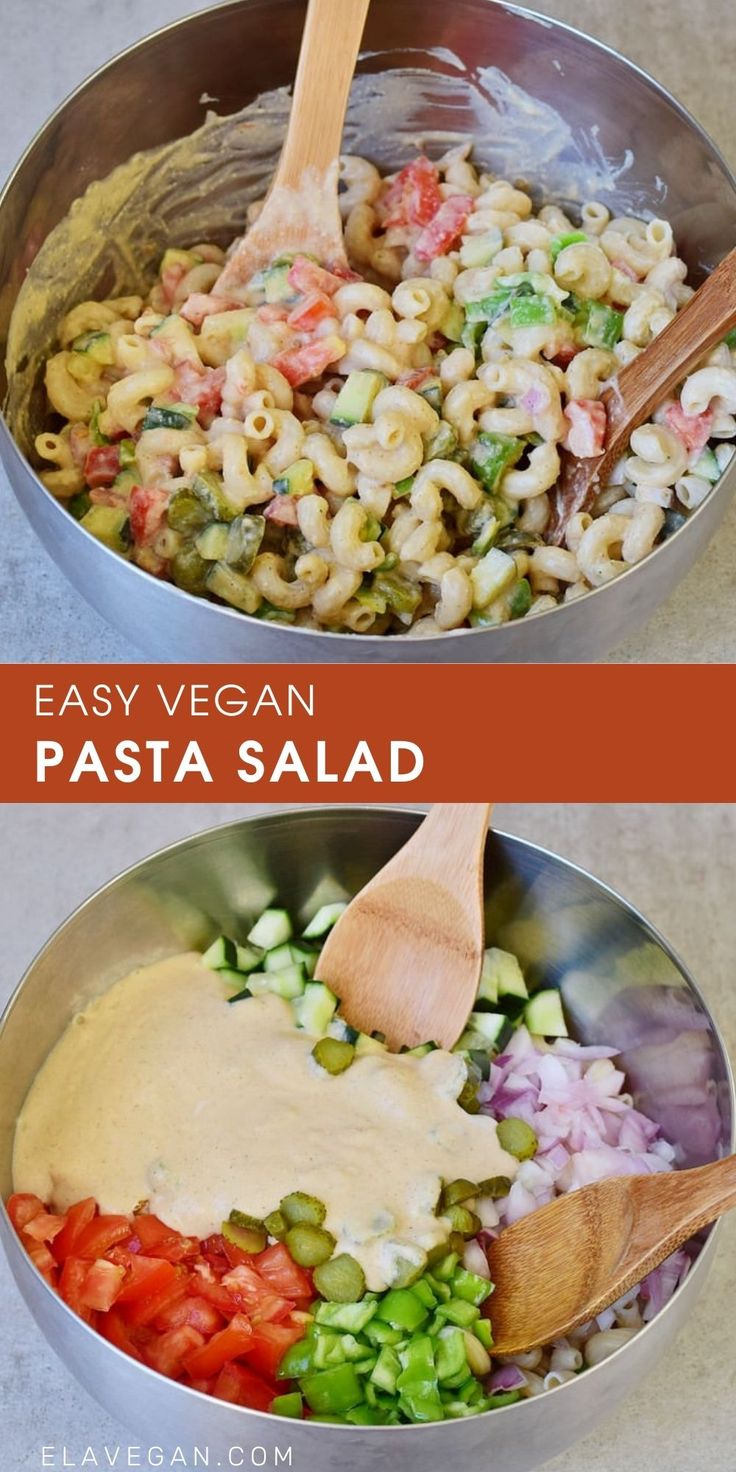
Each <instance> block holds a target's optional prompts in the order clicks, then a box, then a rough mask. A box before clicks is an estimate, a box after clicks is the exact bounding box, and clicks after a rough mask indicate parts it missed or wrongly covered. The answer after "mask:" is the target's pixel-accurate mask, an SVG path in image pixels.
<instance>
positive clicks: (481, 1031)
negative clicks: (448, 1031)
mask: <svg viewBox="0 0 736 1472" xmlns="http://www.w3.org/2000/svg"><path fill="white" fill-rule="evenodd" d="M508 1026H509V1020H508V1017H506V1015H505V1014H504V1013H503V1012H471V1014H470V1016H469V1018H468V1021H467V1026H466V1028H465V1031H464V1033H463V1035H462V1037H461V1038H460V1040H459V1042H457V1043H456V1044H455V1047H454V1049H453V1052H456V1053H467V1052H470V1051H471V1050H472V1049H474V1048H484V1049H485V1050H486V1052H488V1051H489V1050H490V1049H491V1048H493V1047H494V1046H495V1045H496V1043H497V1042H498V1040H499V1038H500V1037H501V1035H502V1033H503V1031H504V1029H505V1028H507V1027H508Z"/></svg>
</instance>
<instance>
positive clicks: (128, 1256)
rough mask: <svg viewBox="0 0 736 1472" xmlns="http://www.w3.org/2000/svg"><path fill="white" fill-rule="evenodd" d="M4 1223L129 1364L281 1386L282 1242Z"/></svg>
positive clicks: (25, 1213)
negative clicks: (254, 1244)
mask: <svg viewBox="0 0 736 1472" xmlns="http://www.w3.org/2000/svg"><path fill="white" fill-rule="evenodd" d="M308 264H310V263H308ZM8 1215H9V1216H10V1220H11V1222H12V1223H13V1226H14V1227H15V1229H16V1231H17V1233H18V1235H19V1237H20V1239H21V1241H22V1243H23V1245H24V1246H25V1248H26V1251H27V1252H28V1254H29V1256H30V1257H31V1259H32V1261H33V1262H34V1263H35V1265H36V1267H37V1268H38V1269H39V1271H40V1272H41V1273H42V1274H43V1275H44V1277H45V1278H46V1280H47V1282H48V1283H49V1284H50V1285H51V1286H52V1287H53V1288H54V1289H55V1290H56V1291H57V1292H58V1293H59V1295H60V1297H61V1298H63V1299H64V1302H65V1303H67V1304H68V1306H69V1308H70V1309H72V1310H73V1311H74V1313H76V1314H78V1316H79V1317H80V1318H81V1319H84V1321H85V1323H87V1324H90V1325H91V1326H92V1327H93V1328H95V1329H97V1331H98V1332H99V1333H100V1334H101V1335H102V1337H103V1338H104V1339H107V1341H108V1343H110V1344H112V1345H114V1346H115V1348H116V1349H119V1350H121V1351H122V1352H123V1353H124V1354H127V1355H130V1357H131V1359H134V1360H138V1361H139V1363H141V1364H146V1365H149V1366H150V1368H151V1369H153V1370H157V1371H158V1372H159V1374H161V1375H167V1376H168V1377H169V1378H170V1379H174V1380H180V1381H181V1382H182V1383H183V1384H185V1385H187V1386H189V1387H190V1388H191V1389H194V1390H198V1391H199V1392H200V1393H201V1394H203V1395H212V1396H215V1397H216V1398H217V1399H218V1400H225V1401H230V1402H231V1403H232V1404H233V1405H239V1406H248V1407H249V1408H250V1409H251V1410H259V1411H267V1410H270V1407H271V1402H272V1401H273V1399H274V1396H276V1395H281V1394H283V1392H284V1390H286V1389H288V1388H289V1382H284V1381H277V1373H278V1367H279V1365H280V1363H281V1361H282V1359H283V1357H284V1355H285V1353H286V1351H287V1349H289V1348H290V1347H291V1345H292V1344H295V1343H296V1342H297V1341H298V1340H299V1339H301V1338H302V1337H303V1335H304V1333H305V1330H306V1326H307V1324H308V1323H309V1317H308V1315H307V1313H306V1310H307V1309H308V1307H309V1305H310V1304H311V1303H312V1300H313V1298H314V1290H313V1287H312V1279H311V1276H310V1274H309V1273H308V1272H306V1271H305V1270H304V1268H300V1267H298V1265H297V1264H296V1263H295V1262H294V1261H293V1259H292V1258H291V1257H290V1255H289V1253H288V1251H287V1249H286V1247H285V1246H284V1245H283V1244H282V1243H280V1242H278V1243H276V1244H275V1245H274V1246H272V1247H267V1248H266V1249H265V1251H263V1252H259V1253H254V1254H248V1253H246V1252H243V1251H242V1250H241V1249H240V1248H238V1247H235V1246H234V1245H233V1244H232V1243H231V1242H228V1241H227V1240H226V1239H225V1238H224V1237H223V1236H222V1235H221V1234H220V1233H219V1232H214V1233H213V1234H212V1235H211V1236H210V1237H207V1238H206V1239H204V1240H203V1241H200V1240H199V1238H196V1237H185V1236H184V1235H183V1234H182V1233H181V1232H177V1231H175V1230H174V1228H173V1227H169V1226H167V1224H166V1222H162V1221H161V1220H160V1218H159V1217H157V1216H154V1215H153V1214H152V1213H151V1212H145V1211H144V1212H140V1213H139V1214H138V1215H132V1216H122V1215H112V1214H110V1213H108V1214H105V1213H101V1212H100V1211H98V1208H97V1204H96V1202H95V1201H94V1200H93V1199H92V1198H91V1197H89V1198H87V1199H86V1200H85V1201H77V1202H75V1203H74V1205H73V1206H70V1207H69V1210H68V1211H67V1212H65V1213H63V1214H62V1213H61V1212H55V1211H53V1210H52V1209H51V1208H50V1207H49V1206H48V1205H46V1204H44V1202H43V1201H41V1200H40V1199H39V1197H38V1196H33V1195H30V1194H28V1193H16V1194H15V1195H14V1196H11V1198H10V1200H9V1201H8Z"/></svg>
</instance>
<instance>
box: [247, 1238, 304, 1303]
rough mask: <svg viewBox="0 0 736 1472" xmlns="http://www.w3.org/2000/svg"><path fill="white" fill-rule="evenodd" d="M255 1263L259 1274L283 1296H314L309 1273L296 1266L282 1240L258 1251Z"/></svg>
mask: <svg viewBox="0 0 736 1472" xmlns="http://www.w3.org/2000/svg"><path fill="white" fill-rule="evenodd" d="M255 1263H256V1268H257V1269H258V1272H259V1273H260V1276H261V1277H262V1278H265V1280H266V1282H267V1283H268V1284H269V1285H270V1287H271V1288H273V1289H274V1290H275V1292H276V1293H281V1294H283V1296H284V1298H296V1299H299V1298H308V1299H310V1300H311V1299H312V1298H314V1290H313V1288H312V1279H311V1277H310V1275H309V1273H307V1272H305V1270H304V1268H300V1267H298V1266H297V1264H296V1263H295V1262H294V1259H293V1257H292V1256H291V1254H290V1252H289V1251H288V1249H287V1248H286V1247H284V1244H283V1242H276V1243H275V1244H274V1246H273V1247H267V1248H266V1250H265V1252H259V1254H258V1256H257V1258H256V1260H255Z"/></svg>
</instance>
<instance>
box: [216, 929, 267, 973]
mask: <svg viewBox="0 0 736 1472" xmlns="http://www.w3.org/2000/svg"><path fill="white" fill-rule="evenodd" d="M202 960H203V962H204V964H205V966H209V967H210V969H211V970H212V971H221V970H222V969H223V967H229V968H230V969H232V970H234V971H255V969H256V967H257V966H259V965H260V962H261V957H260V955H259V954H258V952H257V951H254V950H252V949H251V947H250V946H240V945H238V943H237V941H234V940H231V939H230V937H229V936H228V935H218V937H217V940H214V941H213V942H212V945H211V946H210V947H209V950H207V951H205V953H204V955H203V957H202Z"/></svg>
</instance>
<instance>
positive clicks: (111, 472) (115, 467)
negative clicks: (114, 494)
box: [84, 445, 120, 488]
mask: <svg viewBox="0 0 736 1472" xmlns="http://www.w3.org/2000/svg"><path fill="white" fill-rule="evenodd" d="M119 473H120V447H119V445H92V447H91V449H89V450H88V451H87V455H86V458H85V461H84V478H85V480H86V482H87V485H88V486H90V487H91V488H94V487H95V486H111V485H112V483H113V481H114V479H115V477H116V475H118V474H119Z"/></svg>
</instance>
